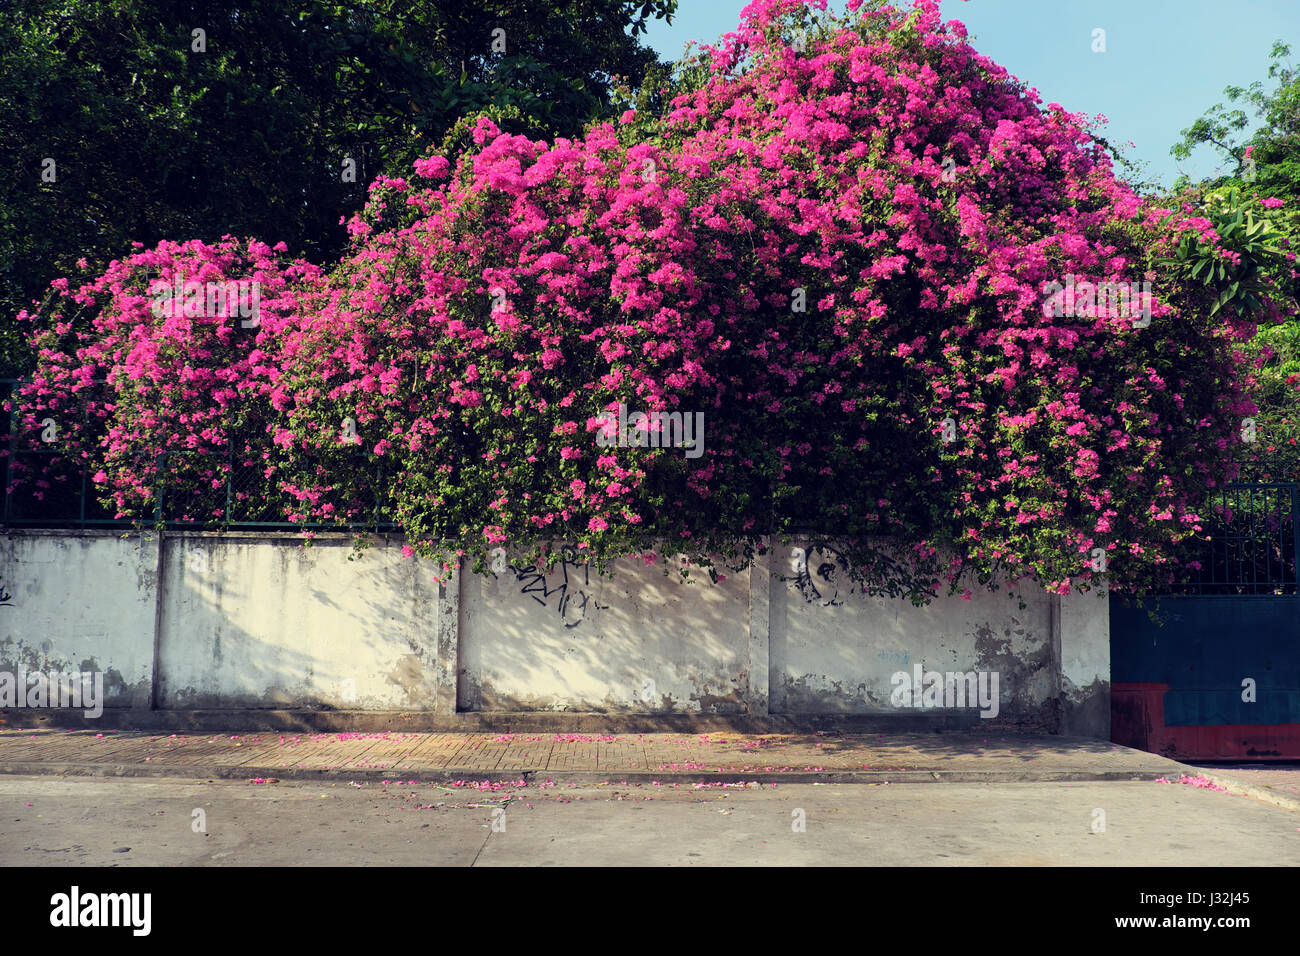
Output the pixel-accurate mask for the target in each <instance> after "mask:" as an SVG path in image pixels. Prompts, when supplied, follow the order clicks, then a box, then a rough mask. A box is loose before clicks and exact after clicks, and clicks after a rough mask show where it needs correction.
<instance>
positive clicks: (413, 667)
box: [159, 535, 438, 710]
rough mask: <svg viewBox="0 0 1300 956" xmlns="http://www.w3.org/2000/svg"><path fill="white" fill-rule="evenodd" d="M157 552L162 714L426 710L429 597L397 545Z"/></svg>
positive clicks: (203, 544)
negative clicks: (160, 559)
mask: <svg viewBox="0 0 1300 956" xmlns="http://www.w3.org/2000/svg"><path fill="white" fill-rule="evenodd" d="M166 549H167V551H166V558H165V561H164V573H163V607H162V640H161V646H160V661H161V673H162V681H161V695H160V701H159V704H160V706H162V707H164V708H216V707H280V708H285V707H333V708H337V709H357V710H434V709H435V702H436V696H437V695H436V688H437V683H436V666H437V641H436V618H437V605H438V587H437V585H436V584H435V583H434V582H433V580H432V577H431V575H430V572H429V567H428V566H427V565H421V564H420V563H419V562H416V561H412V560H409V559H405V558H403V557H402V555H401V549H400V546H399V545H398V544H393V543H390V544H387V545H383V544H381V545H376V546H372V547H370V548H368V549H366V550H365V551H364V552H362V553H361V554H359V555H356V554H354V553H353V551H352V549H351V546H350V544H349V543H348V542H346V541H338V540H334V541H327V542H324V543H322V542H319V541H318V542H316V543H314V544H313V545H312V546H310V547H302V546H300V545H298V544H295V543H294V542H293V541H284V540H281V541H266V540H256V539H248V538H229V537H221V536H215V535H214V536H206V535H204V536H191V537H184V538H171V539H169V540H168V541H167V543H166Z"/></svg>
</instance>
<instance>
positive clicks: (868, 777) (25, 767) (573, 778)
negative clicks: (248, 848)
mask: <svg viewBox="0 0 1300 956" xmlns="http://www.w3.org/2000/svg"><path fill="white" fill-rule="evenodd" d="M1168 773H1169V771H1168V770H1165V769H1162V770H1155V769H1152V770H1041V771H1031V770H901V769H900V770H849V771H833V770H831V771H816V772H810V771H795V772H791V773H766V772H762V771H759V772H748V773H746V772H739V771H714V772H694V773H692V772H688V773H677V772H665V773H650V772H647V771H629V772H623V773H620V772H619V771H617V770H610V771H606V772H601V771H594V770H581V771H557V772H551V773H546V772H545V771H541V770H525V769H518V770H474V769H468V768H462V769H456V768H450V769H444V770H399V769H394V768H388V769H385V770H372V769H359V770H334V769H321V770H314V769H308V768H304V767H248V766H238V767H192V766H181V767H164V766H157V767H151V766H142V765H140V764H113V763H90V762H66V761H61V762H52V761H4V762H0V775H13V776H62V777H105V778H108V777H114V778H167V777H170V778H182V779H193V780H235V781H247V780H252V779H254V778H258V777H261V778H272V779H276V780H295V781H296V780H308V781H313V780H314V781H333V782H338V783H350V782H352V781H356V780H365V781H367V782H378V781H383V780H396V779H399V778H400V779H401V780H402V781H403V782H406V781H409V780H417V781H419V782H420V783H438V784H446V783H453V782H455V781H457V780H475V781H478V780H483V781H488V782H491V783H508V782H514V781H517V780H520V779H523V780H525V781H527V782H529V783H533V782H536V781H538V780H547V781H552V782H554V783H557V784H558V783H576V784H578V785H580V786H594V785H597V784H601V783H610V782H612V781H614V780H617V782H619V783H624V782H626V783H628V784H653V783H660V784H665V783H690V784H695V783H749V782H757V783H759V784H760V785H766V784H772V785H776V784H777V783H787V784H810V783H821V784H859V785H875V786H882V785H884V784H925V783H995V784H997V783H1001V784H1005V783H1087V782H1093V783H1095V782H1116V781H1129V782H1133V781H1137V782H1149V781H1154V780H1156V779H1158V778H1160V777H1164V776H1166V775H1167V774H1168ZM1211 779H1212V778H1211ZM1215 782H1216V783H1221V781H1218V780H1216V781H1215ZM1281 799H1284V800H1285V799H1287V798H1281ZM1287 809H1297V810H1300V804H1296V805H1295V806H1294V807H1287Z"/></svg>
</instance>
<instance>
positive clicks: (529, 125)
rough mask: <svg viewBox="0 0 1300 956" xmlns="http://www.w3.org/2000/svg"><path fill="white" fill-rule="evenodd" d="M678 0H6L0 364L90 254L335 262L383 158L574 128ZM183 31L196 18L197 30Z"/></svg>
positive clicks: (395, 163)
mask: <svg viewBox="0 0 1300 956" xmlns="http://www.w3.org/2000/svg"><path fill="white" fill-rule="evenodd" d="M675 9H676V0H645V2H639V0H638V2H630V0H575V2H558V0H550V2H535V0H530V2H528V3H523V2H511V0H473V2H468V0H440V2H438V3H419V4H411V3H406V2H397V0H352V2H335V3H330V2H324V0H212V2H206V0H205V2H184V0H13V2H11V3H9V4H7V5H6V10H5V16H4V17H3V18H0V156H3V157H4V161H5V167H6V168H5V171H4V172H5V175H4V176H3V185H2V186H0V376H4V375H13V374H15V373H19V372H22V371H24V370H25V369H26V368H27V367H29V366H30V358H31V357H30V356H29V355H28V354H27V350H26V347H25V345H24V344H23V341H22V335H21V330H19V329H17V328H16V327H15V323H14V322H13V318H14V316H15V315H16V313H17V312H18V311H20V310H21V309H24V308H29V307H30V304H31V302H32V300H33V299H37V298H41V297H43V296H44V295H45V294H46V293H47V292H48V289H49V283H50V282H51V280H53V279H55V278H57V277H59V276H64V275H69V274H71V273H72V272H73V271H74V265H75V263H76V261H77V260H79V259H81V258H85V259H87V260H88V261H89V262H90V263H91V264H92V265H93V266H95V267H101V266H105V265H107V263H108V262H109V261H110V260H112V259H114V258H121V257H122V256H124V255H125V254H127V253H129V252H130V250H131V243H132V242H140V243H143V244H144V245H145V246H146V247H150V246H153V245H154V244H156V243H157V242H158V241H159V240H161V239H163V238H178V239H190V238H193V239H202V240H205V241H208V242H212V241H216V240H218V239H220V237H221V236H223V235H225V234H231V235H236V236H256V237H257V238H259V239H263V240H265V241H267V242H269V243H276V242H280V241H283V242H285V243H286V244H287V245H288V247H289V250H290V252H291V253H292V254H295V255H303V256H305V257H307V258H309V259H311V260H312V261H315V262H324V261H327V260H329V259H332V258H335V257H337V255H338V254H339V252H340V251H341V249H342V247H343V246H344V244H345V242H346V238H347V236H346V232H345V230H344V227H343V226H342V221H343V219H344V218H345V217H348V216H350V215H351V214H352V213H354V212H355V211H356V210H357V209H359V208H360V207H361V206H362V204H363V202H364V199H365V190H366V187H367V185H368V183H370V182H371V181H372V180H373V179H374V177H375V176H376V175H377V174H379V173H386V174H388V175H398V176H400V175H405V174H406V173H407V172H408V171H409V168H410V163H411V161H412V160H413V159H414V158H415V157H416V156H417V155H419V154H420V153H422V152H424V151H426V149H427V148H428V147H429V146H430V145H432V144H434V143H436V142H438V141H439V140H441V139H442V138H443V137H444V136H445V135H446V133H447V132H448V131H449V130H450V129H451V128H452V127H453V126H454V125H455V124H456V122H457V120H458V119H460V118H461V117H463V116H466V115H470V114H473V113H476V112H478V111H482V110H485V109H490V110H493V111H494V112H495V113H496V115H498V116H500V117H501V118H502V125H503V126H505V127H507V128H509V126H510V125H515V126H517V128H518V129H519V130H520V131H525V130H526V131H528V132H530V133H532V134H533V135H575V134H577V133H578V132H579V131H580V130H581V129H582V126H583V124H584V123H586V122H587V121H589V120H591V119H593V118H597V117H600V116H605V115H609V114H610V113H611V112H612V111H613V110H614V108H615V104H614V103H613V102H612V101H611V97H610V93H611V90H612V89H613V88H614V86H615V85H616V84H618V83H619V82H620V80H621V79H622V81H624V82H631V83H640V82H641V80H642V79H643V78H644V75H645V71H646V69H647V67H649V66H652V65H654V64H655V63H657V58H656V56H655V54H654V53H653V51H651V50H650V49H649V48H647V47H646V46H645V45H644V44H643V43H642V42H641V39H640V38H639V35H640V34H641V33H643V32H644V30H645V27H646V23H647V21H648V20H649V19H652V18H656V17H667V18H669V19H670V20H671V16H672V14H673V12H674V10H675ZM196 31H202V32H201V33H197V32H196Z"/></svg>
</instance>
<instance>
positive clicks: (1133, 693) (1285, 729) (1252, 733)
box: [1110, 684, 1300, 760]
mask: <svg viewBox="0 0 1300 956" xmlns="http://www.w3.org/2000/svg"><path fill="white" fill-rule="evenodd" d="M1168 690H1169V685H1168V684H1112V685H1111V688H1110V739H1111V740H1112V741H1113V742H1115V743H1117V744H1123V745H1124V746H1125V747H1133V748H1134V749H1136V750H1145V751H1147V752H1148V753H1154V754H1160V755H1161V756H1164V757H1171V758H1173V759H1175V760H1296V759H1300V724H1220V725H1218V726H1204V727H1166V726H1165V692H1166V691H1168Z"/></svg>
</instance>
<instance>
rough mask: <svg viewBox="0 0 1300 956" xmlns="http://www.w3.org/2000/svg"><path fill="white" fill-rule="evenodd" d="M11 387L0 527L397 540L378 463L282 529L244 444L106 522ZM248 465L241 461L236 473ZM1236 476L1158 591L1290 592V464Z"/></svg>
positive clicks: (170, 456)
mask: <svg viewBox="0 0 1300 956" xmlns="http://www.w3.org/2000/svg"><path fill="white" fill-rule="evenodd" d="M14 384H15V382H14V381H13V380H11V379H10V380H6V379H0V436H5V437H6V438H7V440H6V441H4V442H3V444H2V445H0V460H2V461H3V466H2V468H3V474H4V477H5V484H4V500H3V508H2V509H0V526H4V527H47V528H50V527H52V528H95V527H105V528H136V527H140V526H163V527H170V528H191V529H194V528H198V529H209V530H218V529H220V530H236V531H237V530H257V529H300V530H321V529H352V530H361V529H368V530H374V531H394V530H398V526H397V525H396V524H395V523H394V522H392V521H388V520H385V515H386V514H387V513H388V504H387V502H385V501H384V500H383V494H382V489H383V488H384V487H386V485H385V477H384V473H383V470H382V469H383V466H384V464H385V462H384V461H383V460H382V459H380V458H378V457H377V456H374V455H367V454H365V453H362V452H360V451H358V452H357V453H356V457H355V460H354V461H353V462H350V463H349V465H350V467H349V469H348V471H349V473H350V474H352V475H362V476H365V475H369V476H373V477H372V478H371V483H369V487H368V497H366V498H364V499H363V500H361V501H359V503H358V504H357V506H356V507H355V508H354V511H355V512H356V514H355V515H354V517H353V519H352V520H351V521H349V522H346V523H345V522H338V523H332V522H319V521H288V520H286V518H285V516H286V515H288V514H292V513H294V512H295V511H296V510H297V503H296V502H295V501H294V499H292V498H291V496H289V495H288V494H286V493H285V492H283V491H282V490H281V488H280V484H279V482H278V481H277V480H276V479H274V478H267V477H266V475H265V474H264V472H265V465H264V464H263V463H261V462H260V461H259V459H260V455H259V454H256V453H255V454H253V455H251V456H250V455H249V454H248V448H247V445H242V447H243V448H244V451H243V452H242V453H241V454H239V455H236V454H234V453H233V452H232V451H230V450H227V451H186V452H168V453H164V454H162V455H160V456H159V457H158V458H157V459H155V460H154V461H153V462H152V463H151V464H152V467H153V475H154V476H156V480H155V485H154V490H153V499H154V513H153V514H152V515H136V516H134V517H117V516H116V515H115V514H114V513H113V512H112V511H111V510H110V509H107V508H105V507H104V506H103V505H102V504H101V502H100V499H99V495H98V494H97V486H96V485H95V483H94V482H93V481H92V480H91V474H90V470H89V469H88V468H86V467H82V466H81V465H80V464H79V463H77V462H75V461H72V460H70V459H69V458H68V457H67V456H66V455H65V454H64V453H62V452H59V451H57V450H54V449H50V448H40V447H19V443H18V442H17V440H16V436H15V434H14V429H13V428H12V425H11V416H10V415H9V413H7V412H5V411H3V404H4V401H5V400H6V399H7V398H8V397H9V394H10V392H11V391H12V388H13V386H14ZM250 458H251V459H252V463H251V464H247V463H245V462H247V461H248V460H249V459H250ZM140 464H141V465H142V466H143V467H142V468H141V469H140V470H141V471H143V472H145V473H148V467H147V466H148V465H149V464H150V463H148V462H141V463H140ZM298 464H299V465H300V466H301V465H302V464H303V462H301V461H300V462H299V463H298ZM307 464H309V465H310V463H307ZM1242 467H1243V470H1242V474H1241V476H1239V480H1238V481H1237V482H1236V483H1234V484H1231V485H1227V486H1225V487H1223V488H1222V489H1220V490H1219V491H1217V492H1216V493H1215V494H1214V495H1212V496H1211V498H1210V500H1209V501H1208V502H1207V503H1206V504H1205V505H1204V506H1203V507H1202V509H1201V510H1202V515H1203V517H1204V519H1205V520H1204V522H1203V529H1204V530H1203V532H1202V533H1201V534H1200V535H1199V536H1198V538H1197V539H1196V540H1194V541H1191V542H1188V543H1187V544H1186V545H1185V546H1184V547H1183V548H1182V549H1181V550H1180V553H1178V554H1177V555H1176V557H1177V558H1178V561H1179V564H1180V566H1181V568H1182V570H1181V571H1180V573H1179V575H1178V579H1177V580H1176V581H1175V582H1174V583H1173V584H1170V585H1168V586H1166V587H1165V588H1162V589H1161V590H1162V591H1167V592H1168V593H1171V594H1202V595H1279V594H1290V595H1297V594H1300V589H1298V588H1297V556H1298V555H1300V484H1298V483H1297V479H1298V477H1300V476H1297V474H1296V472H1295V466H1294V464H1293V463H1289V462H1286V461H1284V460H1271V459H1265V458H1258V459H1255V460H1253V461H1250V462H1243V463H1242ZM217 476H219V477H217ZM363 487H364V486H363ZM363 494H364V492H363ZM805 530H812V529H811V528H809V529H805ZM830 530H834V529H833V528H832V529H830Z"/></svg>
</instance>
